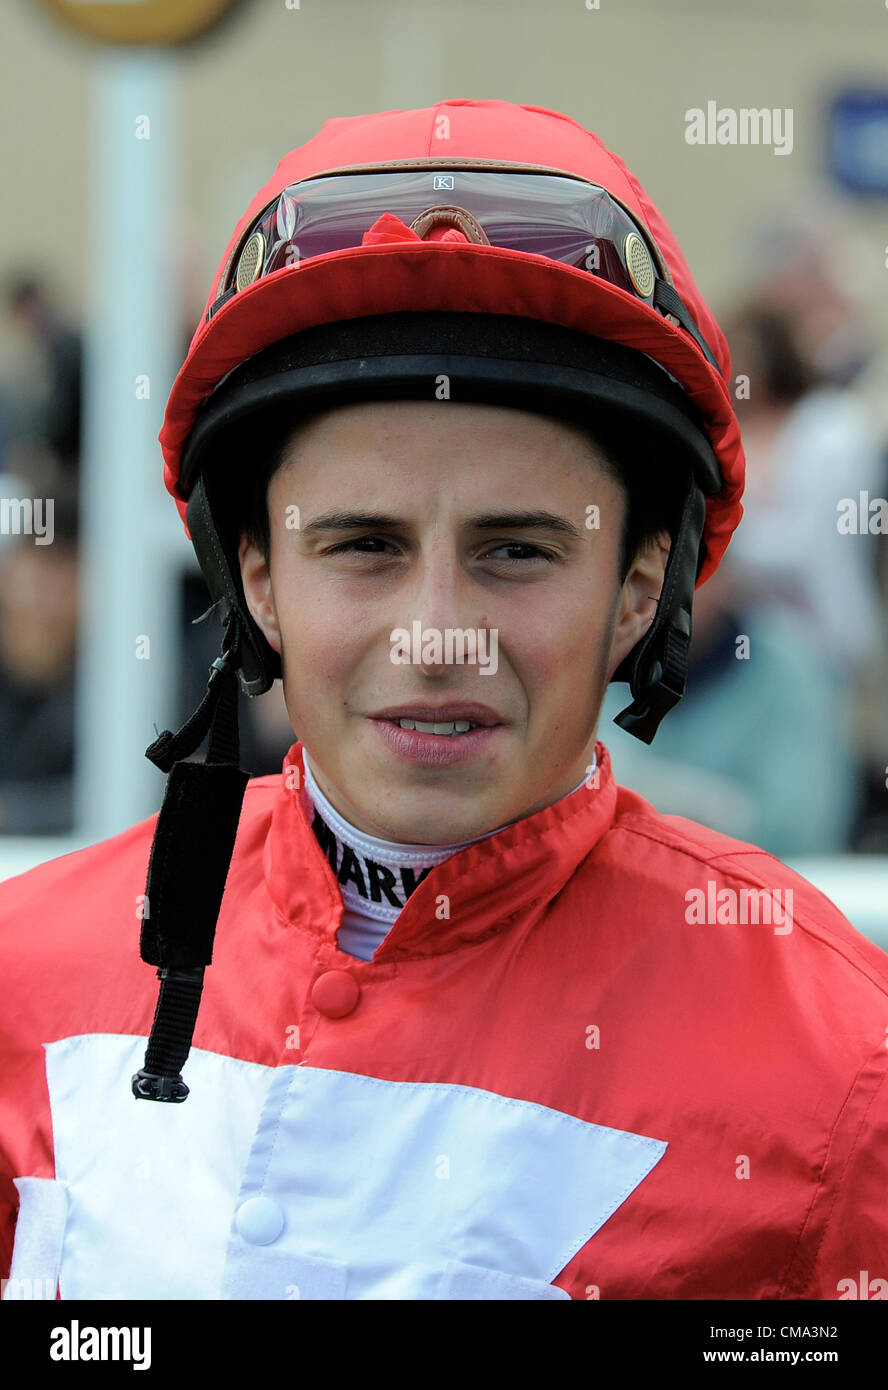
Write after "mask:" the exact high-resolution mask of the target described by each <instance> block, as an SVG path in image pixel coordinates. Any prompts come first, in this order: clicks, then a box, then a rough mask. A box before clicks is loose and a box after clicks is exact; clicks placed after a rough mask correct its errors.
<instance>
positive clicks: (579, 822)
mask: <svg viewBox="0 0 888 1390" xmlns="http://www.w3.org/2000/svg"><path fill="white" fill-rule="evenodd" d="M596 753H597V758H598V786H597V787H596V786H591V787H590V786H586V785H585V784H584V785H583V786H582V787H580V788H579V789H578V790H577V791H575V792H573V793H571V794H569V795H567V796H564V797H562V798H561V799H560V800H559V801H556V802H554V803H553V804H552V805H551V806H546V807H544V808H543V809H542V810H541V811H536V812H535V813H534V814H533V815H531V816H525V817H524V818H523V819H522V820H518V821H515V822H514V823H513V824H512V825H507V826H506V827H505V828H504V829H503V830H500V831H498V833H497V834H496V835H490V836H488V837H487V838H486V839H483V840H479V841H477V842H476V843H475V844H473V845H469V846H468V847H467V848H466V849H462V850H458V851H457V852H456V853H455V854H453V855H451V857H450V858H449V859H445V860H444V862H443V863H442V864H438V865H437V866H436V867H435V868H433V869H432V870H431V872H430V873H429V874H427V876H426V877H425V878H424V879H423V880H422V882H421V883H420V884H419V885H418V886H417V888H416V889H415V891H414V892H413V893H412V894H411V896H410V897H409V898H408V900H407V903H406V905H405V906H404V908H403V910H402V911H401V913H400V915H399V916H398V918H397V920H396V922H395V923H394V925H393V926H392V928H391V930H390V931H389V933H388V935H387V936H386V937H385V940H384V941H383V942H382V943H381V945H380V946H379V947H378V949H377V951H376V952H375V954H374V956H373V963H374V964H376V963H380V964H381V963H385V964H389V963H390V962H394V961H397V960H410V959H417V958H421V957H425V956H436V955H443V954H445V953H446V952H448V951H453V950H456V949H457V948H458V947H460V946H465V945H468V944H470V943H471V942H472V941H475V940H480V939H481V938H483V937H486V936H490V935H493V934H494V933H495V932H498V931H502V930H504V929H505V928H506V927H507V926H508V925H509V921H510V919H511V917H512V916H513V914H515V913H516V912H518V911H519V910H520V909H521V908H523V907H527V906H528V905H530V904H531V903H538V904H542V905H545V904H548V903H549V902H551V900H552V899H553V898H554V897H555V895H556V894H557V893H559V892H560V891H561V889H562V888H563V887H564V885H565V884H566V883H567V881H568V879H569V878H570V876H571V875H572V874H573V872H574V870H575V869H576V868H577V866H578V864H579V863H580V861H581V860H582V859H584V858H585V856H586V855H587V854H589V852H590V850H592V849H593V848H594V847H595V845H597V844H598V842H599V840H601V839H602V837H603V836H604V835H605V834H606V832H607V831H608V830H609V829H610V827H611V825H612V824H613V820H614V813H615V809H616V801H617V787H616V783H615V782H614V777H613V772H612V769H611V763H610V756H609V754H608V751H607V749H606V748H605V747H604V744H602V743H598V744H597V745H596ZM304 777H305V765H304V763H303V760H302V744H301V742H297V743H294V744H293V746H292V747H291V748H290V749H289V751H288V752H287V754H286V756H285V758H284V764H283V776H282V780H281V787H280V791H279V793H278V796H277V799H276V801H275V804H274V809H273V811H272V818H271V825H270V827H269V831H268V835H267V838H266V841H265V849H264V858H263V864H264V872H265V881H266V884H267V886H268V891H269V894H270V896H271V899H272V902H273V903H274V905H275V907H276V908H277V910H278V912H279V913H280V914H281V916H282V917H283V919H284V920H285V921H286V922H288V923H290V924H291V925H293V926H299V927H301V928H302V929H303V930H307V931H309V932H311V933H312V934H313V935H315V936H317V937H319V938H321V939H323V940H326V941H328V942H329V943H330V944H331V945H333V946H335V945H336V933H337V931H338V930H339V926H340V923H341V921H342V913H343V903H342V894H341V892H340V889H339V884H338V882H337V879H336V875H335V874H334V872H333V870H332V868H331V866H330V864H329V862H328V860H327V858H326V856H325V854H324V852H323V850H322V849H321V846H320V845H319V844H318V841H317V839H316V838H315V834H314V831H313V830H312V828H311V824H310V821H309V819H308V817H307V816H306V813H305V809H304V807H303V805H302V799H301V797H300V795H299V787H300V786H301V785H302V783H303V781H304ZM441 894H445V895H447V897H448V898H449V899H450V909H449V910H450V915H449V918H444V919H443V920H442V919H440V918H439V917H438V916H437V915H436V909H437V908H438V898H439V895H441ZM358 963H359V962H356V964H358Z"/></svg>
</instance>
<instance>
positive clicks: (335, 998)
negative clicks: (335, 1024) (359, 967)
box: [311, 970, 361, 1018]
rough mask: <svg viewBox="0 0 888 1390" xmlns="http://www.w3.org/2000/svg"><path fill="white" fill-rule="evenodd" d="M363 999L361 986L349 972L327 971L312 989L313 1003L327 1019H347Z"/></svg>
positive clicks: (320, 976)
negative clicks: (347, 1015)
mask: <svg viewBox="0 0 888 1390" xmlns="http://www.w3.org/2000/svg"><path fill="white" fill-rule="evenodd" d="M360 997H361V986H360V985H359V984H358V982H357V980H356V979H355V977H354V975H350V974H349V972H348V971H347V970H327V971H325V973H324V974H323V975H319V976H318V978H317V979H316V980H315V982H314V984H313V985H312V987H311V1002H312V1003H313V1004H314V1006H315V1008H316V1009H317V1011H318V1013H319V1014H324V1015H325V1017H327V1018H345V1016H346V1014H350V1013H351V1011H352V1009H354V1007H355V1005H356V1004H357V1002H358V1000H359V999H360Z"/></svg>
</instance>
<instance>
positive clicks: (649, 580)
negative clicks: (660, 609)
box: [608, 531, 672, 679]
mask: <svg viewBox="0 0 888 1390" xmlns="http://www.w3.org/2000/svg"><path fill="white" fill-rule="evenodd" d="M671 546H672V541H671V538H670V535H669V532H668V531H659V532H658V533H657V535H656V536H653V537H651V538H650V539H649V540H648V541H647V542H646V543H645V544H644V545H643V546H642V547H641V549H640V550H639V552H638V554H637V555H636V556H635V559H634V560H633V562H632V566H631V568H630V570H629V573H628V574H627V575H626V578H625V580H624V581H623V587H622V589H621V591H620V598H619V603H618V606H617V616H616V622H615V626H614V635H613V639H612V642H611V651H610V660H609V670H608V679H610V678H611V677H612V676H613V673H614V671H616V669H617V667H618V666H619V665H620V662H621V661H622V660H623V659H624V657H626V656H628V654H629V653H630V652H631V650H632V648H633V647H634V646H635V645H636V643H637V642H640V641H641V639H642V637H644V635H645V633H646V632H647V630H648V628H649V627H650V625H651V623H652V622H653V621H654V618H655V617H656V614H657V602H658V600H659V597H660V594H661V592H662V590H663V579H664V576H665V574H666V562H667V561H668V559H669V551H670V549H671Z"/></svg>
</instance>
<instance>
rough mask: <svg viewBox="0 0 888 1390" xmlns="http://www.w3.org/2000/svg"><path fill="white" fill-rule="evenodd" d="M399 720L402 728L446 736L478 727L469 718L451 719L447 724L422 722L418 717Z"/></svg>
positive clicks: (463, 732)
mask: <svg viewBox="0 0 888 1390" xmlns="http://www.w3.org/2000/svg"><path fill="white" fill-rule="evenodd" d="M397 722H398V723H399V724H400V726H401V728H402V729H415V730H416V731H417V732H418V733H420V734H442V735H443V736H444V737H449V736H450V735H452V734H465V733H468V731H469V729H477V727H478V726H477V724H473V723H472V722H471V720H469V719H450V720H448V721H447V723H446V724H422V723H420V721H419V720H418V719H399V720H398V721H397Z"/></svg>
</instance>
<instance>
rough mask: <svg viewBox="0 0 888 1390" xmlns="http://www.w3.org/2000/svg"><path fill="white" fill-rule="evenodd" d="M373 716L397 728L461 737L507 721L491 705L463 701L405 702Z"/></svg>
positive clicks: (492, 727) (439, 735)
mask: <svg viewBox="0 0 888 1390" xmlns="http://www.w3.org/2000/svg"><path fill="white" fill-rule="evenodd" d="M370 718H371V719H377V720H382V721H384V722H385V723H387V724H393V725H394V726H395V727H396V728H399V729H404V730H407V731H408V732H416V733H419V734H432V735H435V736H436V737H438V738H459V737H460V736H462V735H464V734H468V733H471V732H472V731H473V730H474V729H495V728H497V727H498V726H499V725H501V724H502V723H503V722H504V721H503V720H502V719H500V717H499V715H498V714H497V713H496V712H495V710H492V709H490V708H489V707H488V706H487V705H478V704H469V703H460V704H451V705H439V706H434V705H402V706H397V707H393V708H391V709H385V710H377V712H376V713H375V714H372V715H371V716H370Z"/></svg>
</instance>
